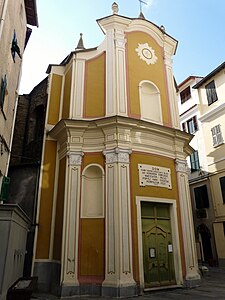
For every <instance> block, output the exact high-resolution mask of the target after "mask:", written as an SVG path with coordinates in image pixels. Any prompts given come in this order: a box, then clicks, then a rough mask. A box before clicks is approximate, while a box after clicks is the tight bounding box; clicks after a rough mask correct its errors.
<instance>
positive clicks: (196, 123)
mask: <svg viewBox="0 0 225 300" xmlns="http://www.w3.org/2000/svg"><path fill="white" fill-rule="evenodd" d="M193 121H194V128H195V131H197V130H198V121H197V116H194V117H193Z"/></svg>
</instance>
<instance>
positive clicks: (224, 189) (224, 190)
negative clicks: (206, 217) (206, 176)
mask: <svg viewBox="0 0 225 300" xmlns="http://www.w3.org/2000/svg"><path fill="white" fill-rule="evenodd" d="M220 188H221V192H222V198H223V203H224V204H225V176H224V177H220Z"/></svg>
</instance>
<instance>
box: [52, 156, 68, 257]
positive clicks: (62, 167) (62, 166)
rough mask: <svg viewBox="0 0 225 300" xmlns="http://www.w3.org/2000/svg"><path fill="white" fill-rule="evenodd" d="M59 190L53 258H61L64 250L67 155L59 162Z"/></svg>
mask: <svg viewBox="0 0 225 300" xmlns="http://www.w3.org/2000/svg"><path fill="white" fill-rule="evenodd" d="M59 174H60V175H59V178H58V192H57V202H56V214H55V231H54V245H53V259H55V260H60V258H61V250H62V229H63V210H64V192H65V176H66V157H64V158H62V159H61V160H60V162H59Z"/></svg>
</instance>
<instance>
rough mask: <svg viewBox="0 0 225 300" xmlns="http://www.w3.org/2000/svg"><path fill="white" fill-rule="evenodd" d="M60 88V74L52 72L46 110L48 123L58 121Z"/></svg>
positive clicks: (52, 123) (53, 123)
mask: <svg viewBox="0 0 225 300" xmlns="http://www.w3.org/2000/svg"><path fill="white" fill-rule="evenodd" d="M61 89H62V76H61V75H57V74H52V81H51V89H50V98H49V111H48V124H51V125H55V124H56V123H57V122H58V121H59V111H60V98H61Z"/></svg>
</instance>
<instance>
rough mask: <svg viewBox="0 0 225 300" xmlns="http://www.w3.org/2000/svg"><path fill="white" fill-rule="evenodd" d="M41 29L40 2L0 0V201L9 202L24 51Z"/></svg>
mask: <svg viewBox="0 0 225 300" xmlns="http://www.w3.org/2000/svg"><path fill="white" fill-rule="evenodd" d="M27 25H32V26H38V20H37V11H36V0H17V1H14V0H3V1H0V148H1V151H0V187H1V186H2V180H3V178H4V180H3V187H2V193H1V195H0V201H4V200H5V199H6V193H7V192H6V190H7V185H8V182H9V178H8V177H7V174H8V167H9V159H10V151H11V143H12V135H13V130H14V121H15V114H16V109H17V100H18V88H19V83H20V75H21V65H22V57H23V52H24V48H25V46H26V43H27V41H28V39H29V36H30V34H31V31H32V30H31V28H29V27H27Z"/></svg>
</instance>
